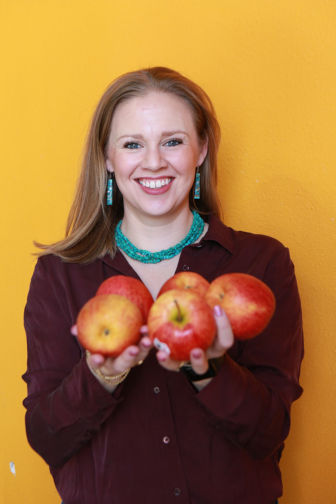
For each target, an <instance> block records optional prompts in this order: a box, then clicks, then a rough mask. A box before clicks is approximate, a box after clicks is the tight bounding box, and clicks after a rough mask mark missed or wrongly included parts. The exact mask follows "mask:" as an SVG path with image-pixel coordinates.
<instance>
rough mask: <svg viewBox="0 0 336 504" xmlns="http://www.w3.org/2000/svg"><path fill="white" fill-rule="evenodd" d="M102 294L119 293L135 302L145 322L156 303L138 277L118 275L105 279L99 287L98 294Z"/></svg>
mask: <svg viewBox="0 0 336 504" xmlns="http://www.w3.org/2000/svg"><path fill="white" fill-rule="evenodd" d="M101 294H119V295H120V296H125V297H127V298H128V299H129V300H130V301H132V302H133V303H135V304H136V305H137V306H138V307H139V308H140V311H141V313H142V316H143V323H144V324H145V323H146V321H147V316H148V312H149V309H150V307H151V306H152V304H153V303H154V301H153V298H152V295H151V293H150V292H149V290H148V289H147V287H146V286H145V285H144V284H143V283H142V282H141V281H140V280H137V279H136V278H133V277H128V276H125V275H116V276H113V277H110V278H108V279H107V280H105V281H104V282H103V283H102V284H101V285H100V287H99V289H98V291H97V294H96V296H100V295H101Z"/></svg>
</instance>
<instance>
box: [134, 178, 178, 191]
mask: <svg viewBox="0 0 336 504" xmlns="http://www.w3.org/2000/svg"><path fill="white" fill-rule="evenodd" d="M170 180H171V179H170V178H166V179H160V180H151V181H149V180H140V179H139V184H141V185H142V186H145V187H150V188H151V189H155V188H158V187H162V186H164V185H167V184H169V182H170Z"/></svg>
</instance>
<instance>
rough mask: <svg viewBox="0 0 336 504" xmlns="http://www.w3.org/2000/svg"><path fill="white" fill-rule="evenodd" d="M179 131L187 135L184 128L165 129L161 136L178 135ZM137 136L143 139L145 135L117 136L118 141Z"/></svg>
mask: <svg viewBox="0 0 336 504" xmlns="http://www.w3.org/2000/svg"><path fill="white" fill-rule="evenodd" d="M178 133H183V135H187V133H186V131H183V130H177V131H163V132H162V133H161V138H162V137H168V136H173V135H177V134H178ZM130 137H131V138H136V139H138V140H142V139H143V136H142V135H137V134H135V135H123V136H121V137H119V138H117V141H118V140H121V139H122V138H130Z"/></svg>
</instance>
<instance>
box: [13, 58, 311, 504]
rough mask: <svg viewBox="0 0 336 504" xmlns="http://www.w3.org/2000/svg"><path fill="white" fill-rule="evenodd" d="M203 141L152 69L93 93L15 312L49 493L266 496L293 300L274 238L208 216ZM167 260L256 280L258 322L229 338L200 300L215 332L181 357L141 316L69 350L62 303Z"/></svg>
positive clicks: (88, 500)
mask: <svg viewBox="0 0 336 504" xmlns="http://www.w3.org/2000/svg"><path fill="white" fill-rule="evenodd" d="M219 138H220V129H219V125H218V123H217V120H216V116H215V112H214V109H213V106H212V104H211V101H210V99H209V98H208V96H207V95H206V93H205V92H204V91H203V90H202V89H201V88H200V87H199V86H197V85H196V84H195V83H193V82H191V81H190V80H188V79H186V78H185V77H183V76H182V75H180V74H179V73H177V72H175V71H173V70H170V69H167V68H159V67H157V68H150V69H145V70H140V71H138V72H131V73H128V74H125V75H123V76H121V77H120V78H118V79H117V80H116V81H114V82H113V83H112V84H111V86H109V88H108V89H107V90H106V92H105V94H104V95H103V97H102V98H101V101H100V103H99V104H98V107H97V110H96V112H95V114H94V117H93V120H92V124H91V128H90V131H89V135H88V139H87V144H86V148H85V156H84V162H83V167H82V172H81V175H80V178H79V182H78V187H77V192H76V197H75V201H74V203H73V206H72V208H71V211H70V214H69V219H68V225H67V231H66V237H65V238H64V240H62V241H60V242H58V243H54V244H52V245H39V246H40V248H41V249H42V252H41V253H40V257H39V259H38V261H37V265H36V268H35V272H34V275H33V278H32V282H31V286H30V291H29V295H28V301H27V306H26V310H25V327H26V332H27V340H28V369H27V372H26V374H25V375H24V376H23V378H24V380H25V381H26V382H27V384H28V397H27V398H26V399H25V401H24V405H25V407H26V408H27V414H26V428H27V436H28V440H29V442H30V444H31V446H32V447H33V448H34V449H35V450H36V451H37V452H38V453H39V454H40V455H41V456H42V457H43V458H44V460H45V461H46V462H47V463H48V464H49V466H50V470H51V473H52V475H53V477H54V481H55V484H56V487H57V489H58V491H59V493H60V495H61V497H62V499H63V502H64V504H110V503H111V502H117V503H118V504H131V503H132V504H133V503H134V502H138V501H139V499H140V500H141V502H159V503H164V502H170V501H171V500H172V499H173V500H174V499H175V498H177V497H178V498H179V499H180V500H181V502H185V503H187V502H188V503H193V504H203V503H204V502H206V503H211V504H246V503H247V502H248V503H249V504H273V503H274V502H276V499H277V497H279V496H280V495H281V494H282V483H281V474H280V470H279V460H280V456H281V453H282V450H283V446H284V440H285V439H286V437H287V435H288V433H289V428H290V408H291V404H292V402H293V401H294V400H296V399H298V398H299V397H300V395H301V393H302V389H301V387H300V385H299V372H300V364H301V359H302V355H303V344H302V323H301V307H300V298H299V295H298V291H297V285H296V280H295V275H294V267H293V264H292V262H291V260H290V256H289V252H288V250H287V249H286V248H285V247H284V246H283V245H282V244H281V243H279V242H278V241H276V240H274V239H272V238H270V237H267V236H260V235H253V234H251V233H246V232H240V231H238V232H237V231H234V230H233V229H230V228H228V227H226V226H225V225H224V224H223V223H222V222H221V221H220V213H221V212H220V203H219V199H218V195H217V190H216V184H217V150H218V145H219ZM182 271H192V272H194V273H198V275H201V276H202V277H203V278H204V279H205V280H206V282H211V281H212V280H214V279H215V278H217V277H219V276H221V275H223V274H225V273H230V272H241V273H249V274H250V275H253V276H255V277H257V278H259V279H260V280H263V282H264V283H266V284H267V285H268V287H270V289H271V290H272V291H273V293H274V295H275V298H276V311H275V314H274V317H273V319H272V321H271V322H270V324H269V325H268V326H267V327H266V329H265V330H264V331H263V332H262V333H261V334H260V335H258V336H257V337H256V338H254V339H252V340H248V341H246V342H244V343H241V342H238V341H234V338H233V333H232V329H231V326H230V323H229V320H228V318H227V316H226V314H225V312H224V311H223V310H222V308H221V307H220V306H217V305H216V306H215V307H214V308H213V316H214V317H213V316H212V312H211V310H210V312H209V317H210V318H209V319H208V320H210V319H211V321H212V322H211V324H212V332H211V335H212V336H213V334H214V330H215V332H216V335H215V338H214V340H213V342H212V344H211V346H210V347H209V348H208V349H207V350H204V349H203V347H200V348H193V349H192V350H191V351H190V354H189V359H190V362H189V363H188V365H186V364H185V363H184V362H181V361H179V360H174V359H173V358H172V357H171V356H170V355H168V354H167V353H166V351H165V348H164V347H161V348H160V349H159V350H158V351H157V350H156V349H155V348H153V347H152V341H151V339H150V338H149V337H148V334H147V331H148V328H147V326H146V325H143V326H142V327H141V329H140V334H139V340H140V341H139V343H137V344H135V345H130V346H128V347H127V348H125V350H123V352H122V353H121V354H120V355H118V356H116V357H113V358H112V357H106V356H104V355H102V354H98V353H96V354H90V353H89V352H85V349H84V348H83V347H82V346H81V345H80V343H79V341H78V340H77V338H76V337H75V336H76V335H77V332H78V331H77V326H76V320H77V316H78V313H79V311H80V309H81V308H82V306H83V305H84V304H85V303H86V302H87V301H88V300H89V299H90V298H92V297H94V296H95V294H96V292H97V289H98V287H99V286H100V285H101V284H102V282H103V281H105V280H106V279H107V278H110V277H115V276H116V275H125V276H128V277H133V278H137V279H140V280H141V281H142V282H143V283H144V284H145V286H146V287H147V288H148V290H149V291H150V293H151V294H152V296H153V298H154V299H155V298H156V297H157V295H158V292H159V290H160V288H161V287H162V285H163V284H165V282H166V281H167V280H168V279H169V278H170V277H172V276H173V275H174V274H175V273H177V272H182ZM163 296H164V295H163ZM194 296H195V297H198V295H197V294H194ZM162 299H163V297H162ZM197 306H198V305H197ZM198 311H200V310H198ZM208 311H209V310H208ZM214 320H215V325H214ZM202 323H203V322H200V323H199V327H203V330H202V331H203V333H207V332H208V329H209V327H210V325H211V324H210V322H207V323H206V324H205V325H203V326H202ZM125 324H127V320H125ZM205 327H206V329H205ZM210 328H211V327H210ZM203 333H202V335H200V336H202V337H203V336H204V334H203ZM88 336H90V334H89V335H88ZM201 339H202V338H201ZM198 344H199V343H198ZM175 358H176V359H177V358H178V356H177V355H175ZM179 358H181V356H179ZM139 364H141V366H139ZM180 369H181V370H182V371H183V372H178V371H180ZM139 496H141V497H139Z"/></svg>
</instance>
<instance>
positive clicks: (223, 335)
mask: <svg viewBox="0 0 336 504" xmlns="http://www.w3.org/2000/svg"><path fill="white" fill-rule="evenodd" d="M213 313H214V316H215V320H216V325H217V337H218V340H219V343H220V344H221V346H222V347H223V348H225V350H227V349H228V348H230V347H232V345H233V343H234V335H233V332H232V328H231V324H230V321H229V319H228V316H227V315H226V313H225V311H224V310H223V308H222V307H221V306H219V305H216V306H214V310H213Z"/></svg>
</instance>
